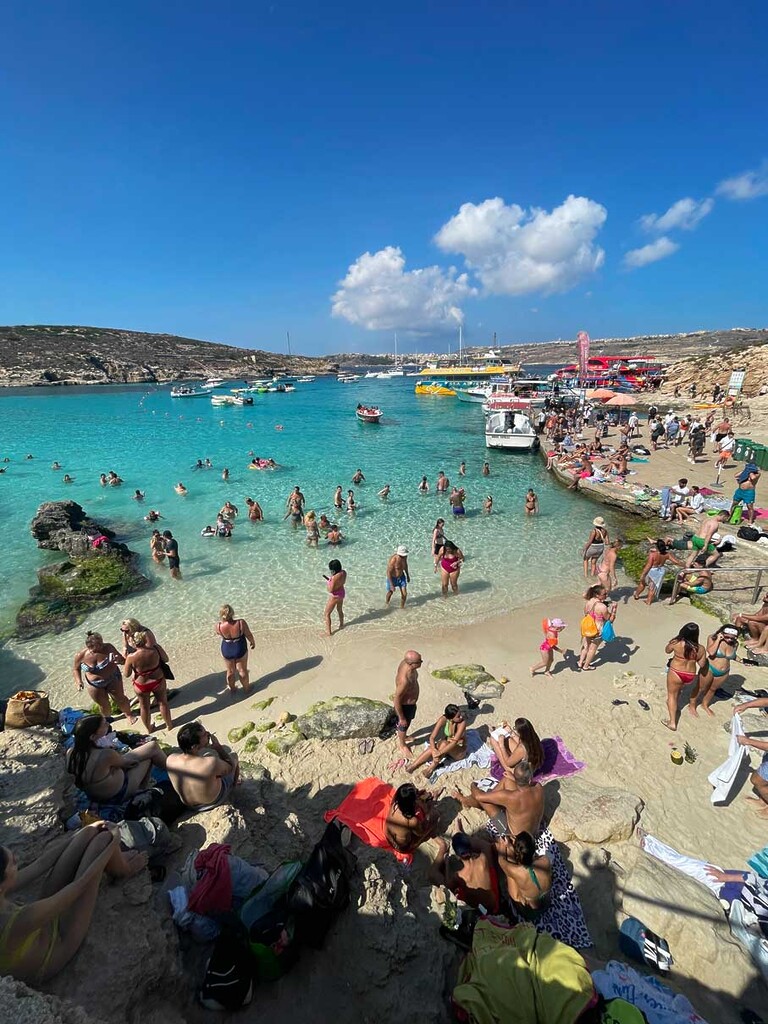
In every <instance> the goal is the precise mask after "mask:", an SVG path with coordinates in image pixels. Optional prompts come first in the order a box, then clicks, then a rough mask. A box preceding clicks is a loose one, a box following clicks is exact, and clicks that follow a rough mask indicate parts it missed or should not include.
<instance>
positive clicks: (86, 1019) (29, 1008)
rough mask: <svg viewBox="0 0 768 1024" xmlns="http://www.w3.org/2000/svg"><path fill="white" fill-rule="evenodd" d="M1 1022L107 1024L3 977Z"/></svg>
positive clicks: (74, 1006) (22, 1023)
mask: <svg viewBox="0 0 768 1024" xmlns="http://www.w3.org/2000/svg"><path fill="white" fill-rule="evenodd" d="M0 1020H4V1021H8V1022H11V1021H12V1022H13V1024H105V1018H104V1017H99V1018H98V1019H97V1018H96V1017H93V1016H91V1014H88V1013H86V1012H85V1010H83V1009H81V1007H79V1006H76V1005H74V1004H73V1003H70V1002H67V1001H65V1000H61V999H57V998H56V997H55V996H47V995H44V994H43V993H42V992H37V991H36V990H35V989H33V988H29V986H28V985H25V984H24V982H22V981H16V980H15V979H13V978H10V977H7V976H5V975H3V976H0Z"/></svg>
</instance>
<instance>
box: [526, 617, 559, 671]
mask: <svg viewBox="0 0 768 1024" xmlns="http://www.w3.org/2000/svg"><path fill="white" fill-rule="evenodd" d="M567 626H568V623H567V622H563V620H562V619H544V620H542V623H541V628H542V629H543V631H544V642H543V643H542V644H540V646H539V650H540V651H541V653H542V659H541V661H539V662H537V663H536V664H535V665H531V675H532V676H535V675H536V673H537V672H538V670H539V669H540V668H543V669H544V675H546V676H551V675H552V662H553V661H554V660H555V651H559V650H560V648H559V647H558V646H557V642H558V640H559V639H560V634H561V633H562V631H563V630H564V629H565V628H566V627H567Z"/></svg>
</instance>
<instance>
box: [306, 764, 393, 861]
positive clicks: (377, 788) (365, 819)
mask: <svg viewBox="0 0 768 1024" xmlns="http://www.w3.org/2000/svg"><path fill="white" fill-rule="evenodd" d="M394 795H395V788H394V786H390V785H389V783H388V782H383V781H382V780H381V779H377V778H376V777H375V776H373V777H372V778H370V779H362V780H361V781H360V782H356V783H355V785H354V786H353V787H352V789H351V791H350V793H349V795H348V796H346V797H344V799H343V800H342V802H341V804H340V805H339V806H338V807H337V808H336V810H334V811H326V813H325V814H324V815H323V817H324V818H325V820H326V821H328V822H331V821H333V819H334V818H338V819H339V821H340V822H342V824H344V825H346V826H347V827H348V828H350V829H351V830H352V831H353V832H354V833H355V835H356V836H357V838H358V839H362V841H363V842H364V843H365V844H366V845H367V846H376V847H378V848H379V849H381V850H389V851H390V852H391V853H394V855H395V856H396V857H397V859H398V860H399V861H402V863H403V864H410V863H411V861H412V860H413V854H411V853H401V852H400V850H396V849H395V848H394V846H392V844H391V843H390V841H389V840H388V839H387V832H386V828H385V822H386V820H387V817H388V815H389V808H390V807H391V805H392V798H393V796H394Z"/></svg>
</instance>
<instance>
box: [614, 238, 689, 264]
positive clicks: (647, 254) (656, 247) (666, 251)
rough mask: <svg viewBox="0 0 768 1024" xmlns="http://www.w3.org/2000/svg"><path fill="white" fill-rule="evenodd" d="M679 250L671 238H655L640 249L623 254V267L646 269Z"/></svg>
mask: <svg viewBox="0 0 768 1024" xmlns="http://www.w3.org/2000/svg"><path fill="white" fill-rule="evenodd" d="M679 248H680V246H679V245H678V244H677V242H673V241H672V239H671V238H667V237H666V236H663V237H661V238H657V239H656V241H655V242H650V243H649V244H648V245H644V246H642V247H641V248H640V249H630V251H629V252H627V253H624V266H625V267H631V268H635V267H647V266H648V264H649V263H656V261H657V260H663V259H665V258H666V257H667V256H671V255H672V253H673V252H677V250H678V249H679Z"/></svg>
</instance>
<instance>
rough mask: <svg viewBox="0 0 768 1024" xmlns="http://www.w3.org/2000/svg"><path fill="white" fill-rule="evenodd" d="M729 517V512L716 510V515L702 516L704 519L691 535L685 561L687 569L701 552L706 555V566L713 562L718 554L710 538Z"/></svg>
mask: <svg viewBox="0 0 768 1024" xmlns="http://www.w3.org/2000/svg"><path fill="white" fill-rule="evenodd" d="M729 518H730V514H729V513H728V512H718V513H717V515H716V516H705V517H704V521H703V522H702V523H701V525H700V526H699V529H698V530H697V531H696V533H695V534H694V535H693V537H691V553H690V555H689V556H688V558H687V560H686V563H685V566H686V568H687V569H690V568H691V566H692V565H693V563H694V562H695V561H696V559H697V558H698V557H699V555H700V554H702V553H706V556H707V559H706V562H705V565H706V566H710V565H714V564H715V562H716V561H717V559H718V558H719V557H720V556H719V554H718V551H717V549H716V548H715V545H714V544H713V543H712V538H713V537H714V535H715V534H716V533H717V531H718V528H719V527H720V526H722V524H723V523H727V522H728V519H729Z"/></svg>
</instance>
